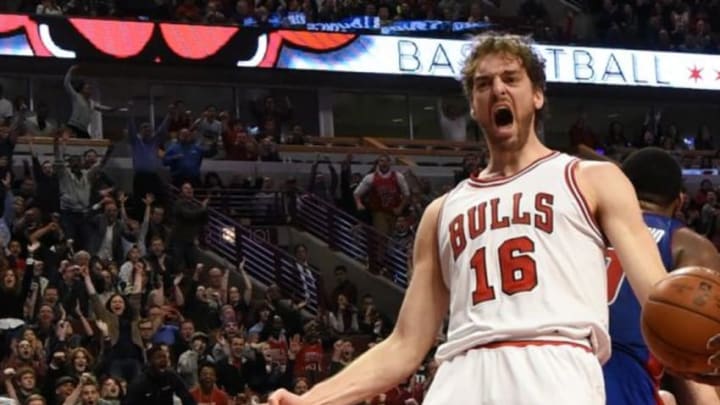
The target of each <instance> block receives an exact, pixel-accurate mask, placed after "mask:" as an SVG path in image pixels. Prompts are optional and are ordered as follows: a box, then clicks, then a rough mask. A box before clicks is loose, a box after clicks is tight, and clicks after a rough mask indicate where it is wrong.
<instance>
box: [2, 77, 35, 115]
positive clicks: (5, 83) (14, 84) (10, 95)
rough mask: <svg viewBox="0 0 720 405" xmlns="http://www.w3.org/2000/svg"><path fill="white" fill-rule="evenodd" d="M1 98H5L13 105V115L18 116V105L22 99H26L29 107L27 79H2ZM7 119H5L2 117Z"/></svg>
mask: <svg viewBox="0 0 720 405" xmlns="http://www.w3.org/2000/svg"><path fill="white" fill-rule="evenodd" d="M0 86H2V91H0V98H4V99H6V100H8V101H9V102H10V103H12V106H13V114H17V107H16V104H17V102H18V101H19V100H18V99H19V98H20V97H22V98H24V99H25V104H26V105H29V100H28V94H27V79H20V78H15V77H0ZM2 118H5V117H2Z"/></svg>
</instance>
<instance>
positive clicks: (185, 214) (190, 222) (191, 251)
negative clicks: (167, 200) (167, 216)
mask: <svg viewBox="0 0 720 405" xmlns="http://www.w3.org/2000/svg"><path fill="white" fill-rule="evenodd" d="M194 198H195V194H194V191H193V186H192V185H191V184H190V183H183V184H182V186H181V188H180V198H178V200H177V201H176V202H175V208H174V215H175V226H174V228H173V231H172V234H171V237H170V246H171V247H172V249H173V252H174V253H173V258H175V259H176V260H178V262H177V263H178V265H179V266H180V268H181V269H186V268H192V265H193V264H194V263H196V258H197V255H196V253H195V249H196V248H195V244H196V239H197V236H198V235H199V233H200V229H202V227H203V226H204V225H205V223H206V222H207V216H208V211H207V205H208V201H209V199H207V198H206V199H204V200H202V201H201V202H200V205H199V206H198V204H196V202H195V201H194Z"/></svg>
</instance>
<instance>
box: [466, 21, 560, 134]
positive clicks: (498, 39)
mask: <svg viewBox="0 0 720 405" xmlns="http://www.w3.org/2000/svg"><path fill="white" fill-rule="evenodd" d="M498 53H501V54H506V55H511V56H515V57H517V58H518V59H520V62H521V63H522V65H523V67H524V68H525V71H526V72H527V74H528V77H529V78H530V82H531V83H532V84H533V87H534V88H535V89H539V90H542V91H543V92H544V91H545V87H546V84H547V79H546V77H545V60H544V59H543V58H542V57H541V56H540V55H538V54H537V53H536V51H535V50H534V49H533V41H532V38H531V37H529V36H521V35H514V34H503V33H499V32H493V31H489V32H485V33H482V34H480V35H478V36H476V37H475V38H474V40H473V46H472V50H471V51H470V54H469V55H468V57H467V59H465V63H464V65H463V68H462V86H463V92H464V93H465V97H467V99H468V101H470V102H472V92H473V87H474V86H475V71H476V70H477V66H478V63H479V62H480V60H481V59H482V58H483V57H485V56H487V55H491V54H498ZM545 105H547V100H546V102H545ZM545 105H543V107H542V108H540V109H539V110H537V111H535V126H536V127H537V126H539V125H540V123H541V122H542V120H543V116H544V112H545Z"/></svg>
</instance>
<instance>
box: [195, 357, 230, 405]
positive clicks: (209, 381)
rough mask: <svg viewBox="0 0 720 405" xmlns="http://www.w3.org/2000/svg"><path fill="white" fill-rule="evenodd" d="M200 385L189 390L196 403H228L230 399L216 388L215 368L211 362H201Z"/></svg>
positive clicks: (219, 404)
mask: <svg viewBox="0 0 720 405" xmlns="http://www.w3.org/2000/svg"><path fill="white" fill-rule="evenodd" d="M199 379H200V385H199V386H198V387H196V388H195V389H193V390H192V391H190V395H192V397H193V398H194V399H195V402H197V403H198V405H228V403H229V401H230V399H229V398H228V395H227V394H226V393H225V391H223V390H221V389H220V388H218V387H217V386H216V385H215V383H216V382H217V370H216V368H215V366H214V365H212V364H208V363H206V364H203V365H201V366H200V371H199Z"/></svg>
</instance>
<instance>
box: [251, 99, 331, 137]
mask: <svg viewBox="0 0 720 405" xmlns="http://www.w3.org/2000/svg"><path fill="white" fill-rule="evenodd" d="M268 97H272V98H273V100H274V103H275V108H276V110H277V111H278V112H280V116H279V118H280V119H281V121H282V122H280V124H281V127H282V131H283V133H285V134H287V133H289V132H290V131H291V130H292V128H291V126H292V125H294V124H299V125H300V126H301V127H302V128H303V131H304V132H305V134H306V135H311V136H316V135H318V132H319V131H320V130H319V128H318V99H317V94H316V93H315V92H314V91H309V90H298V89H239V90H238V104H239V105H238V109H239V114H240V118H241V119H243V120H245V121H247V122H251V123H254V124H255V125H258V126H260V125H262V123H260V122H257V121H258V120H259V119H260V117H259V116H258V115H259V114H261V112H262V111H263V109H264V106H263V104H264V102H265V100H266V99H267V98H268ZM288 102H289V106H290V107H291V109H290V114H289V115H285V114H284V113H285V111H287V106H288ZM253 111H255V113H253ZM283 118H284V119H283Z"/></svg>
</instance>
